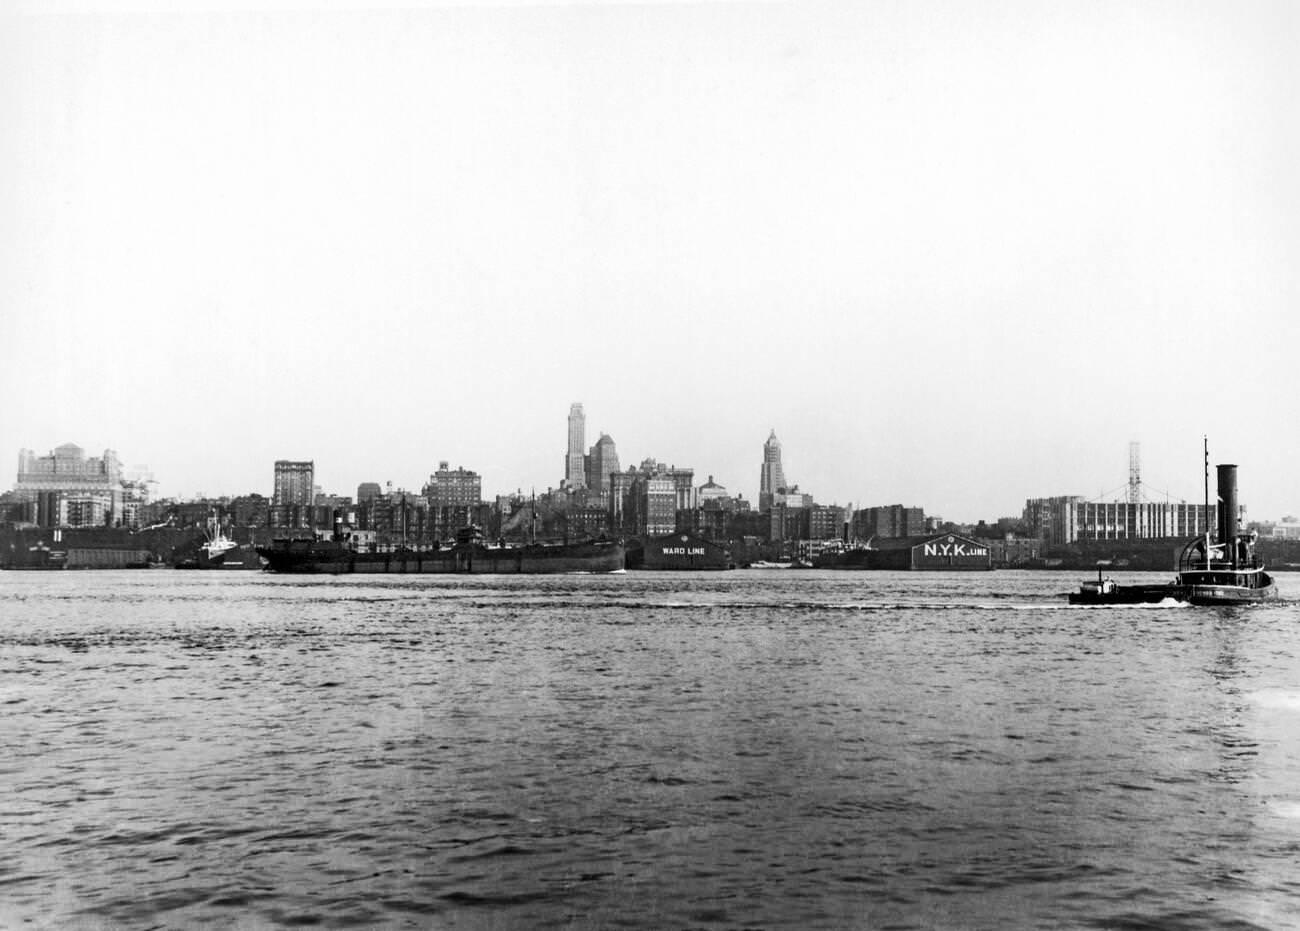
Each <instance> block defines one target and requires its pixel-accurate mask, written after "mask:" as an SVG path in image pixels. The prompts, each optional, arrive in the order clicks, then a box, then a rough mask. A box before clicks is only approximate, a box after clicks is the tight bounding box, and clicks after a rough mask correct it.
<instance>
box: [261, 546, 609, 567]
mask: <svg viewBox="0 0 1300 931" xmlns="http://www.w3.org/2000/svg"><path fill="white" fill-rule="evenodd" d="M258 554H259V555H260V556H261V557H262V558H263V559H265V560H266V568H267V570H269V571H271V572H284V573H296V574H327V575H341V574H349V573H404V574H405V573H419V574H427V573H436V574H448V575H542V574H559V573H566V572H617V571H620V570H622V569H623V568H624V552H623V547H622V545H620V544H618V543H578V544H568V545H564V546H521V547H499V548H498V547H487V546H473V547H458V548H455V549H450V550H412V549H395V550H392V551H390V552H379V553H358V552H353V551H351V550H349V549H347V548H346V547H343V546H340V545H339V544H334V543H312V542H310V541H298V540H277V541H276V542H275V543H274V544H272V545H271V546H268V547H259V548H258Z"/></svg>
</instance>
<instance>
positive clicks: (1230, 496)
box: [1218, 465, 1237, 563]
mask: <svg viewBox="0 0 1300 931" xmlns="http://www.w3.org/2000/svg"><path fill="white" fill-rule="evenodd" d="M1218 469H1219V544H1220V545H1221V546H1223V547H1225V551H1224V555H1225V556H1230V558H1231V559H1232V560H1233V562H1234V563H1235V562H1236V552H1237V550H1236V546H1235V545H1234V543H1235V541H1236V539H1237V467H1236V466H1235V465H1220V466H1219V467H1218Z"/></svg>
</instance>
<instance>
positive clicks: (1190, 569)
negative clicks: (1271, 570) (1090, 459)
mask: <svg viewBox="0 0 1300 931" xmlns="http://www.w3.org/2000/svg"><path fill="white" fill-rule="evenodd" d="M1218 480H1219V508H1218V511H1219V519H1218V528H1217V535H1218V539H1217V542H1216V541H1214V540H1212V539H1211V536H1210V531H1209V528H1208V527H1207V528H1206V532H1205V533H1204V534H1203V535H1202V536H1198V537H1196V538H1194V539H1193V540H1191V541H1190V542H1188V543H1187V545H1186V546H1184V547H1183V549H1182V552H1181V553H1180V554H1179V557H1178V572H1177V575H1176V576H1175V577H1174V580H1173V581H1172V582H1170V583H1169V584H1167V585H1117V584H1116V583H1115V582H1114V581H1112V580H1111V579H1103V578H1102V576H1101V572H1100V571H1098V573H1097V581H1096V582H1084V583H1083V584H1082V585H1080V586H1079V591H1077V592H1071V593H1070V596H1069V601H1070V604H1081V605H1122V604H1150V603H1158V602H1162V601H1164V600H1166V599H1173V600H1174V601H1180V602H1186V603H1188V604H1193V605H1206V606H1214V605H1245V604H1255V603H1257V602H1264V601H1274V600H1276V599H1277V598H1278V591H1277V583H1276V582H1274V581H1273V577H1272V576H1271V575H1269V574H1268V572H1267V571H1265V568H1264V563H1263V562H1262V561H1261V560H1260V558H1259V557H1258V556H1256V555H1255V552H1254V545H1255V539H1256V535H1255V534H1254V533H1242V532H1241V530H1240V527H1239V526H1238V519H1237V467H1236V466H1235V465H1227V464H1225V465H1220V466H1218ZM1205 487H1206V496H1205V497H1206V504H1207V507H1206V510H1207V511H1208V510H1209V507H1208V503H1209V456H1208V452H1207V455H1206V472H1205Z"/></svg>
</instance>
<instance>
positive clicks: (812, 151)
mask: <svg viewBox="0 0 1300 931" xmlns="http://www.w3.org/2000/svg"><path fill="white" fill-rule="evenodd" d="M363 6H364V7H369V8H363ZM50 9H55V10H58V11H60V12H56V13H54V14H50V13H48V12H46V11H48V10H50ZM1297 47H1300V5H1297V4H1294V3H1290V2H1277V3H1248V2H1247V3H1243V2H1237V0H1225V2H1217V3H1196V2H1186V0H1177V2H1168V3H1162V2H1143V3H1133V2H1131V0H1123V2H1105V0H1102V2H1096V0H1086V2H1084V0H1080V2H1060V3H1043V2H1039V0H1026V2H1006V3H996V4H987V3H969V2H964V0H954V2H929V3H927V2H899V3H860V4H859V3H853V4H850V3H844V4H825V5H823V4H802V3H801V4H750V3H699V4H685V3H673V4H648V5H633V4H618V5H603V4H602V5H595V4H591V5H566V4H555V3H552V4H526V5H488V4H484V5H475V4H468V5H449V4H429V5H425V6H422V7H411V8H407V9H402V10H383V9H381V8H380V5H379V4H366V5H358V4H346V3H334V4H329V5H327V6H326V5H313V4H308V3H293V4H281V5H280V8H279V9H277V10H275V11H272V12H250V11H247V10H241V9H240V8H239V7H238V6H237V5H234V4H230V3H207V4H203V5H202V10H198V9H197V8H194V7H190V8H188V9H187V8H185V7H184V6H182V5H180V4H163V3H154V4H147V3H93V2H82V3H63V4H54V5H50V4H38V3H35V2H31V3H26V4H22V5H20V6H18V7H16V8H13V9H11V10H10V12H8V13H3V14H0V127H3V129H2V130H0V455H4V456H6V457H11V458H9V461H10V462H11V463H13V466H11V468H13V467H14V466H16V458H17V452H18V450H19V449H20V448H23V447H28V448H32V449H35V450H37V451H38V452H41V453H44V452H47V451H48V450H49V449H52V448H53V447H54V446H57V445H59V444H61V443H65V442H75V443H77V444H79V445H81V446H83V447H85V448H86V450H87V452H88V453H89V454H91V455H98V454H99V453H100V452H101V451H102V450H103V449H104V448H105V447H111V448H114V449H116V450H117V451H118V452H119V454H120V455H121V457H122V458H123V459H124V460H125V461H126V462H128V463H136V462H142V463H147V464H148V465H149V466H150V468H152V469H153V471H154V472H155V474H156V475H157V478H158V479H159V482H160V485H159V491H160V492H161V493H163V494H168V495H173V494H183V495H191V494H194V493H196V492H199V491H202V492H204V493H206V494H210V495H215V494H239V493H244V492H248V491H260V492H262V493H264V494H269V493H270V490H271V477H272V462H273V461H274V460H275V459H277V458H304V459H307V458H310V459H314V460H315V462H316V469H317V476H318V480H319V482H320V483H321V484H322V485H323V486H324V487H325V488H326V489H327V490H329V491H334V492H337V493H341V494H354V493H355V491H356V485H357V483H358V482H361V481H379V482H384V481H388V480H391V481H393V482H394V483H395V484H398V485H403V486H406V487H409V488H413V489H414V488H418V487H419V486H420V484H421V483H422V482H423V481H424V480H426V479H427V476H428V474H429V473H430V472H431V471H432V470H433V469H434V468H435V467H436V465H437V462H438V460H441V459H446V460H449V461H450V462H451V464H452V466H453V467H454V466H457V465H464V466H465V467H467V468H472V469H476V470H477V471H479V472H481V473H482V475H483V481H484V492H485V494H488V495H491V494H495V493H499V492H506V491H511V490H514V489H515V488H523V489H524V490H525V491H527V489H529V488H530V487H537V488H538V489H543V488H545V487H547V486H550V485H557V484H558V483H559V481H560V479H561V478H562V475H563V463H564V452H565V436H566V433H565V429H566V417H567V414H568V409H569V404H570V403H571V402H573V401H582V402H583V403H584V405H585V407H586V411H587V424H588V444H589V445H590V444H591V443H594V442H595V440H596V438H597V436H598V435H599V432H600V431H602V430H603V431H606V432H608V433H610V434H611V435H612V436H613V438H614V440H615V441H616V443H617V446H618V452H619V455H620V457H621V459H622V461H623V464H624V466H625V467H626V466H627V465H628V464H632V463H635V462H638V461H640V460H641V459H642V458H644V457H646V456H654V457H656V458H658V459H660V460H661V461H667V462H670V463H675V464H677V465H679V466H692V467H694V468H695V470H696V473H697V476H698V478H699V481H700V482H703V481H704V480H705V479H706V478H707V476H708V475H710V474H712V475H714V476H715V478H716V480H717V481H719V482H721V483H722V484H724V485H726V486H727V487H728V488H729V489H731V490H732V491H733V492H736V491H739V492H742V493H744V494H745V495H746V496H747V497H750V498H755V497H756V496H757V491H758V478H759V465H760V462H761V460H762V443H763V441H764V440H765V439H766V438H767V435H768V430H769V429H772V428H775V429H776V432H777V435H778V436H779V437H780V439H781V441H782V443H783V444H784V450H785V468H786V475H787V477H788V478H789V479H790V480H791V481H795V482H798V483H799V484H800V486H801V488H802V489H803V490H805V491H811V492H812V493H813V494H814V495H816V497H817V499H818V500H819V501H823V502H826V503H840V504H843V503H845V502H848V501H852V502H853V503H854V504H855V505H858V506H868V505H875V504H890V503H902V504H907V505H915V506H921V507H924V508H925V510H926V512H927V513H930V514H938V515H942V516H943V517H946V518H950V519H955V520H977V519H980V518H987V519H993V518H996V517H998V516H1002V515H1012V514H1019V513H1020V510H1021V508H1022V507H1023V504H1024V500H1025V498H1027V497H1031V496H1043V495H1055V494H1084V495H1089V496H1101V495H1102V494H1103V493H1110V495H1111V496H1113V495H1115V494H1117V493H1118V490H1119V489H1120V487H1121V486H1122V485H1123V484H1124V483H1125V481H1126V480H1127V473H1128V443H1129V441H1130V440H1137V441H1140V442H1141V443H1142V457H1143V472H1144V478H1145V479H1146V482H1147V485H1148V493H1149V494H1151V495H1152V496H1153V497H1155V498H1157V499H1161V500H1163V493H1164V492H1165V491H1168V492H1170V493H1172V495H1173V496H1174V498H1175V499H1177V498H1180V497H1181V498H1186V499H1188V500H1192V501H1199V500H1200V498H1201V493H1202V491H1201V489H1202V484H1201V442H1202V435H1205V434H1208V436H1209V438H1210V449H1211V459H1212V460H1213V461H1215V462H1222V461H1231V462H1237V463H1238V464H1239V465H1240V466H1241V479H1240V481H1241V494H1242V500H1243V501H1244V502H1245V503H1246V504H1247V506H1248V508H1249V516H1250V517H1251V518H1255V519H1271V518H1277V517H1281V516H1282V515H1284V514H1295V513H1300V483H1298V482H1297V479H1296V475H1297V470H1296V463H1297V462H1300V431H1298V430H1297V420H1298V418H1297V413H1298V412H1297V406H1298V401H1297V399H1298V398H1300V387H1298V386H1297V370H1296V365H1295V350H1296V344H1297V334H1298V333H1300V323H1297V319H1296V314H1295V310H1296V307H1297V297H1298V296H1300V261H1298V260H1300V180H1298V179H1300V172H1297V166H1298V165H1300V93H1298V91H1300V63H1298V62H1300V58H1298V57H1297V56H1296V54H1295V50H1296V48H1297ZM6 451H7V452H6ZM0 461H2V460H0ZM9 481H10V480H5V479H3V478H2V477H0V484H4V485H5V486H6V487H7V485H8V482H9Z"/></svg>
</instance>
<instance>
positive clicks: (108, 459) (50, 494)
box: [14, 443, 152, 527]
mask: <svg viewBox="0 0 1300 931" xmlns="http://www.w3.org/2000/svg"><path fill="white" fill-rule="evenodd" d="M150 484H152V476H151V475H149V473H148V472H147V470H145V469H143V468H142V467H137V468H136V469H135V470H132V471H128V470H124V469H123V467H122V463H121V460H119V459H118V457H117V453H115V452H114V451H113V450H111V449H106V450H104V454H103V456H92V457H87V456H86V454H85V451H84V450H83V449H82V448H81V447H80V446H77V445H76V444H75V443H65V444H64V445H62V446H60V447H58V448H57V449H55V450H53V451H52V452H50V453H49V454H48V455H45V456H38V455H36V454H35V453H34V452H32V451H31V450H30V449H24V450H20V451H19V453H18V480H17V482H16V483H15V485H14V497H15V498H16V499H18V500H19V501H23V502H27V503H29V505H30V507H29V511H30V513H31V515H32V516H33V517H34V518H35V523H37V524H38V525H40V526H43V527H107V526H135V525H136V521H137V520H138V516H139V512H140V508H141V507H142V506H143V505H146V504H148V501H149V495H150V489H149V485H150Z"/></svg>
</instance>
